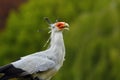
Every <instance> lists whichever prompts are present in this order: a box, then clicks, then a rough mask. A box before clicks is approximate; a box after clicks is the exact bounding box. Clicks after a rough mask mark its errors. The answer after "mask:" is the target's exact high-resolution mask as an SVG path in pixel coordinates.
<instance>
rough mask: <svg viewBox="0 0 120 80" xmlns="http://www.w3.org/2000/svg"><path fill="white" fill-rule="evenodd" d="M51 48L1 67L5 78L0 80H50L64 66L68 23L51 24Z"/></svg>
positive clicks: (0, 69) (0, 70)
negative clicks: (15, 79)
mask: <svg viewBox="0 0 120 80" xmlns="http://www.w3.org/2000/svg"><path fill="white" fill-rule="evenodd" d="M45 20H46V21H47V22H48V23H49V25H50V29H51V36H50V47H49V48H48V49H47V50H45V51H41V52H36V53H34V54H31V55H27V56H24V57H21V59H20V60H17V61H15V62H12V63H10V64H7V65H4V66H2V67H0V73H2V74H3V76H2V77H1V78H0V80H8V79H12V78H24V79H29V80H50V79H51V78H52V77H53V76H54V75H55V73H56V72H57V71H58V70H59V69H60V67H61V66H62V65H63V61H64V57H65V47H64V41H63V34H62V31H63V30H64V29H69V25H68V23H66V22H55V23H51V21H50V20H49V19H48V18H45Z"/></svg>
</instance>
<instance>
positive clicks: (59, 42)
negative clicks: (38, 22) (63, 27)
mask: <svg viewBox="0 0 120 80" xmlns="http://www.w3.org/2000/svg"><path fill="white" fill-rule="evenodd" d="M54 46H56V47H57V46H58V47H64V40H63V35H62V31H59V32H54V31H52V33H51V42H50V47H54Z"/></svg>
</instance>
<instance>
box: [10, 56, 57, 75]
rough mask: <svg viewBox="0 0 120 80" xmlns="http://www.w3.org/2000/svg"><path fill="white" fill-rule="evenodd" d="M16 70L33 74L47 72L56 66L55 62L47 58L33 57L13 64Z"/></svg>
mask: <svg viewBox="0 0 120 80" xmlns="http://www.w3.org/2000/svg"><path fill="white" fill-rule="evenodd" d="M12 64H13V65H14V66H15V67H16V68H20V69H23V70H25V71H26V72H28V73H30V74H33V73H36V72H39V71H47V70H49V69H51V68H53V67H54V66H55V62H54V61H52V60H50V59H48V58H47V57H37V56H31V57H26V58H23V59H21V60H18V61H16V62H13V63H12Z"/></svg>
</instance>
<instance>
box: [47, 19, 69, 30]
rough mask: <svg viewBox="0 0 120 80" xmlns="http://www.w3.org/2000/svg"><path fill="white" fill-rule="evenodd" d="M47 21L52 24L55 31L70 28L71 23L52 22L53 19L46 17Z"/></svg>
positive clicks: (51, 27) (51, 26)
mask: <svg viewBox="0 0 120 80" xmlns="http://www.w3.org/2000/svg"><path fill="white" fill-rule="evenodd" d="M45 20H46V21H47V23H48V24H49V25H50V29H51V30H53V31H63V30H65V29H66V30H69V24H68V23H66V22H55V23H51V21H50V20H49V19H48V18H45Z"/></svg>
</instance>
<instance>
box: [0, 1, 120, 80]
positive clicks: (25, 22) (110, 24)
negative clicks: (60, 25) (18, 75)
mask: <svg viewBox="0 0 120 80" xmlns="http://www.w3.org/2000/svg"><path fill="white" fill-rule="evenodd" d="M46 16H47V17H49V18H50V19H52V21H55V19H57V18H58V19H59V18H60V20H61V21H66V22H68V23H69V24H70V31H65V32H64V40H65V45H66V61H65V63H64V65H63V67H62V69H60V71H59V72H58V73H57V75H56V76H55V77H54V78H53V80H120V0H79V1H78V0H57V1H56V0H51V1H48V0H43V1H42V0H29V2H28V3H27V4H24V5H23V6H22V7H21V8H20V11H19V12H17V13H16V12H14V11H13V12H11V14H10V17H9V19H8V23H7V29H6V31H5V32H3V33H2V34H0V37H1V38H0V65H4V64H7V63H10V62H11V61H14V60H16V59H17V58H19V57H20V56H25V55H28V54H31V53H34V52H37V51H41V50H44V49H45V48H43V45H44V43H45V42H46V40H47V39H48V37H49V34H48V33H47V32H48V31H49V29H48V27H47V26H48V25H47V24H46V23H45V22H44V20H43V18H44V17H46ZM37 30H39V32H37Z"/></svg>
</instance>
